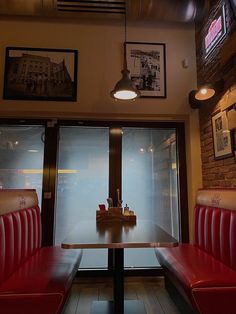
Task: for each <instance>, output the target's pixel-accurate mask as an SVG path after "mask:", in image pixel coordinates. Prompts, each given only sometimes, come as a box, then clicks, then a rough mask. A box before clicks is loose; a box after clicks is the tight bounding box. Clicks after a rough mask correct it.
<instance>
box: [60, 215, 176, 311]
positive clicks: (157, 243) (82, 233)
mask: <svg viewBox="0 0 236 314" xmlns="http://www.w3.org/2000/svg"><path fill="white" fill-rule="evenodd" d="M177 245H178V242H177V240H176V239H174V238H173V237H171V236H170V235H169V234H168V233H166V232H165V231H164V230H163V229H161V228H160V227H158V226H157V225H155V224H154V223H153V222H151V221H142V220H138V221H137V223H136V225H130V224H122V223H120V222H117V223H114V222H113V223H101V222H100V223H97V224H96V222H95V221H83V222H80V223H79V224H78V225H77V227H76V229H75V230H73V231H72V233H71V234H70V235H69V236H68V237H67V238H66V239H65V240H64V241H63V243H62V245H61V246H62V248H64V249H79V248H85V249H90V248H91V249H98V248H109V249H114V274H113V288H114V293H113V294H114V301H96V302H93V304H92V314H108V313H115V314H123V313H125V314H134V313H135V314H144V313H146V311H145V307H144V304H143V302H142V301H133V300H131V301H124V248H150V247H153V248H154V247H172V246H177Z"/></svg>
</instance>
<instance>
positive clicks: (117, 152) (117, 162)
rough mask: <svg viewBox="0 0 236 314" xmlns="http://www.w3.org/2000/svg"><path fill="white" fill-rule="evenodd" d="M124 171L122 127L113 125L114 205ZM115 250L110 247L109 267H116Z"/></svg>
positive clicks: (111, 183)
mask: <svg viewBox="0 0 236 314" xmlns="http://www.w3.org/2000/svg"><path fill="white" fill-rule="evenodd" d="M121 172H122V129H121V128H120V127H112V128H110V130H109V197H111V198H112V199H113V202H114V206H116V205H117V189H119V190H120V198H121V199H122V191H121ZM113 251H114V250H113V249H108V269H109V270H112V269H114V252H113Z"/></svg>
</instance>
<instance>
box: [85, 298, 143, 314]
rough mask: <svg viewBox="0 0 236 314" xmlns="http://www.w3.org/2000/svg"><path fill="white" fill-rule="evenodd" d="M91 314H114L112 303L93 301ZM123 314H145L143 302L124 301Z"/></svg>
mask: <svg viewBox="0 0 236 314" xmlns="http://www.w3.org/2000/svg"><path fill="white" fill-rule="evenodd" d="M91 314H114V302H113V301H94V302H93V303H92V309H91ZM124 314H146V310H145V306H144V303H143V301H137V300H127V301H126V300H125V301H124Z"/></svg>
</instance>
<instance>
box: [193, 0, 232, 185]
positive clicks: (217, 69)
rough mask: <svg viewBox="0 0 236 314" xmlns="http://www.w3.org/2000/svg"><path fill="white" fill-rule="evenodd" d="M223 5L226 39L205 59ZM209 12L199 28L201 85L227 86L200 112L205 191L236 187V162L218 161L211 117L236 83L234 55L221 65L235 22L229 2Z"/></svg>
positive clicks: (215, 3) (213, 6)
mask: <svg viewBox="0 0 236 314" xmlns="http://www.w3.org/2000/svg"><path fill="white" fill-rule="evenodd" d="M223 3H225V6H226V19H227V35H226V36H225V38H224V40H223V41H222V42H221V43H220V44H218V46H217V47H216V49H215V50H214V52H213V53H211V54H210V56H209V57H208V58H207V59H205V56H204V50H203V38H204V33H205V31H206V29H208V27H209V24H210V22H209V17H211V16H213V15H214V13H215V11H216V10H217V8H218V7H219V6H221V5H222V4H223ZM209 8H210V9H209V14H208V15H207V17H206V18H205V19H204V21H203V22H201V25H200V26H199V25H197V26H196V47H197V74H198V83H203V82H215V81H217V80H219V79H221V78H224V80H225V82H226V83H225V88H224V91H223V93H222V94H221V95H219V96H218V97H216V98H213V100H210V101H208V102H207V103H206V104H204V106H201V108H200V109H199V119H200V138H201V158H202V175H203V187H204V188H208V187H236V163H235V158H234V157H228V158H224V159H220V160H216V159H215V156H214V146H213V136H212V123H211V118H212V115H214V114H215V113H216V112H217V111H218V110H220V109H221V107H220V103H219V100H220V98H221V97H222V96H223V94H224V93H225V92H226V91H227V90H228V89H229V88H230V86H232V85H233V84H234V83H235V81H236V76H235V73H236V66H235V65H236V62H235V56H232V55H231V51H228V54H225V51H224V55H229V58H228V59H226V60H225V59H224V62H222V56H223V52H222V51H223V50H225V49H224V47H227V43H228V42H230V40H231V38H232V35H233V34H234V32H235V29H236V21H235V18H234V16H233V12H232V10H231V7H230V5H229V2H228V1H226V0H225V1H223V0H218V1H209ZM228 46H229V48H228V49H231V46H230V45H228Z"/></svg>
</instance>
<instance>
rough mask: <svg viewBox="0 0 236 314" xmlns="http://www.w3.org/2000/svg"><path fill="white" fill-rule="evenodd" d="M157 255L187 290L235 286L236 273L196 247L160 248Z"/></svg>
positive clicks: (183, 245) (161, 262) (188, 245)
mask: <svg viewBox="0 0 236 314" xmlns="http://www.w3.org/2000/svg"><path fill="white" fill-rule="evenodd" d="M156 254H157V257H158V260H159V261H160V264H161V265H163V267H165V268H168V270H169V271H170V272H171V273H172V274H174V276H175V277H176V278H177V279H178V280H179V281H181V282H182V284H183V285H184V286H186V289H189V288H191V289H193V288H204V287H217V286H218V287H232V286H235V283H236V272H235V271H234V270H232V269H231V268H229V267H228V266H226V265H225V264H223V263H222V262H220V261H218V260H216V259H215V258H214V257H212V256H211V255H209V254H208V253H206V252H204V251H203V250H200V249H198V248H197V247H195V246H194V245H191V244H179V246H177V247H173V248H158V249H157V250H156Z"/></svg>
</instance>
